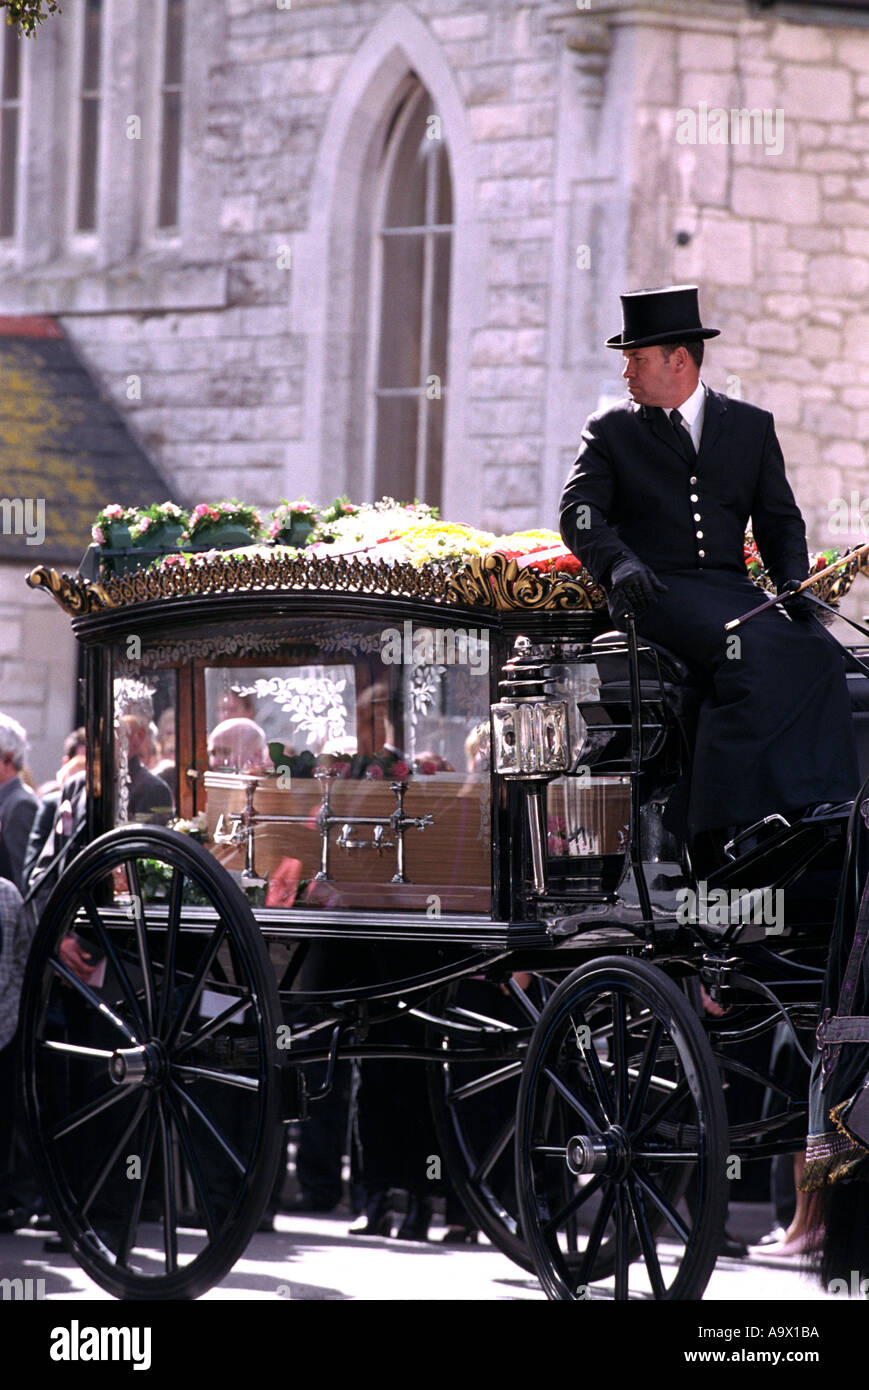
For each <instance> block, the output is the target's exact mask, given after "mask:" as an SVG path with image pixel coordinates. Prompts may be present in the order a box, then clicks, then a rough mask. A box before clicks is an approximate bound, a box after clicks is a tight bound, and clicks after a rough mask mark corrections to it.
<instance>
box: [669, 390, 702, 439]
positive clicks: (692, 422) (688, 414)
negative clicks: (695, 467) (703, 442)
mask: <svg viewBox="0 0 869 1390" xmlns="http://www.w3.org/2000/svg"><path fill="white" fill-rule="evenodd" d="M667 414H668V415H669V416H670V417H672V414H673V412H672V410H668V411H667ZM679 414H680V415H681V416H682V419H683V420H684V421H685V424H686V425H687V426H688V430H689V432H690V434H691V442H692V443H693V445H694V448H695V450H696V451H697V453H699V452H700V439H701V437H702V435H703V418H704V416H705V414H706V387H705V385H704V384H703V382H702V381H698V383H697V388H696V390H694V391H692V392H691V395H690V396H689V397H688V399H687V401H683V402H682V404H681V405H680V406H679Z"/></svg>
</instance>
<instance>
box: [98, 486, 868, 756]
mask: <svg viewBox="0 0 869 1390" xmlns="http://www.w3.org/2000/svg"><path fill="white" fill-rule="evenodd" d="M221 522H227V523H230V524H234V525H235V526H237V527H239V528H242V529H244V530H245V531H246V532H247V533H248V535H249V536H250V544H249V545H243V546H239V547H238V548H243V549H244V551H245V553H246V554H253V555H256V556H261V557H262V558H263V559H272V558H276V557H289V558H295V557H296V556H298V555H309V556H313V557H315V558H321V557H327V556H345V555H347V556H351V555H352V556H354V557H355V558H357V559H360V560H363V561H368V560H370V561H372V562H375V561H386V562H388V563H403V564H411V565H415V566H422V565H426V564H432V563H435V564H436V563H445V564H452V565H455V564H457V563H458V564H460V563H463V562H465V563H466V562H467V561H468V560H470V559H471V558H473V557H483V558H485V557H488V556H496V555H497V556H501V557H503V558H504V559H506V560H508V561H511V560H513V561H515V562H516V564H517V566H518V568H519V569H520V570H522V569H525V568H530V569H533V570H536V571H538V572H539V573H541V574H549V575H552V576H555V575H563V576H564V577H577V576H579V577H580V578H581V577H582V576H583V575H584V573H585V570H584V567H583V564H582V562H581V560H579V559H578V558H577V557H576V556H575V555H574V554H573V553H572V552H571V551H570V550H569V549H568V547H567V546H566V545H565V544H564V542H563V540H562V539H561V536H560V535H559V534H558V532H557V531H553V530H550V529H548V528H545V527H539V528H530V529H528V530H525V531H516V532H513V533H511V534H509V535H500V536H496V535H493V534H492V533H491V532H489V531H483V530H480V529H479V528H477V527H474V526H466V525H461V524H459V523H455V522H447V521H441V519H440V516H439V514H438V511H437V508H435V507H430V506H428V505H427V504H426V503H424V502H420V501H419V500H418V499H415V500H414V501H413V502H399V501H396V499H395V498H394V497H381V498H380V500H379V501H378V502H373V503H370V502H367V503H361V504H357V503H354V502H351V501H350V500H349V499H348V498H347V497H345V496H342V497H338V498H336V499H335V501H334V502H332V503H330V505H329V506H328V507H325V508H320V507H318V506H317V504H316V503H314V502H309V501H308V500H307V498H306V497H304V496H302V497H298V498H296V499H295V500H294V501H292V502H290V501H287V500H286V499H282V500H281V502H280V504H279V505H278V506H277V507H275V509H274V511H273V512H272V513H271V517H270V521H269V525H268V540H266V539H265V538H264V537H263V534H262V521H261V519H260V514H259V512H258V511H257V510H256V508H254V507H247V506H243V505H242V504H241V503H239V502H237V501H235V500H232V501H225V502H220V503H217V504H215V505H210V504H207V503H204V502H202V503H200V504H199V505H198V506H196V507H194V509H193V511H192V512H191V513H190V515H189V517H188V516H187V515H186V513H185V512H184V511H183V510H182V509H181V508H180V507H178V506H176V505H175V503H173V502H161V503H157V504H154V505H153V506H151V507H147V508H145V509H142V510H140V509H137V508H135V507H128V508H124V507H121V506H119V505H117V504H112V505H110V506H107V507H104V508H103V510H102V511H101V512H100V513H99V515H98V516H97V518H96V521H95V523H94V526H93V528H92V532H91V534H92V537H93V539H94V541H95V542H96V544H97V545H99V546H102V547H105V548H110V535H111V531H110V528H111V527H113V526H115V525H121V526H128V527H129V528H130V534H131V538H132V539H133V540H134V541H138V542H140V541H141V539H142V538H143V537H145V538H147V535H148V532H149V531H150V530H153V529H155V528H156V527H157V526H159V525H160V524H163V523H175V524H176V525H178V524H185V525H186V529H185V530H184V531H183V532H182V533H181V536H180V540H179V547H180V549H179V552H178V553H176V554H173V555H166V556H163V557H161V558H158V559H157V560H156V561H154V564H156V565H160V566H166V567H172V566H177V565H187V566H193V565H201V564H207V563H208V561H209V560H210V559H211V558H212V557H213V556H214V555H216V554H217V553H218V551H216V550H203V549H201V548H200V549H199V550H196V551H195V552H193V553H191V552H190V550H189V549H188V547H189V545H190V543H191V541H193V540H199V542H200V546H201V545H202V543H203V542H205V543H206V544H207V541H208V533H209V531H211V530H212V528H216V527H217V526H218V525H219V524H220V523H221ZM182 552H183V553H182ZM220 553H222V554H223V555H224V556H225V555H227V554H230V553H231V551H226V550H223V551H222V552H220ZM841 553H842V552H841V551H840V550H839V549H838V548H830V549H827V550H822V551H818V552H816V553H813V554H811V555H810V557H809V571H810V573H816V572H817V571H819V570H821V569H824V568H825V567H826V566H827V565H829V564H831V563H832V562H833V561H834V560H837V559H839V557H840V555H841ZM743 555H744V559H745V567H746V571H747V573H748V575H749V577H750V578H751V579H752V580H754V581H755V582H756V583H758V584H760V585H761V586H762V587H763V588H766V589H770V590H771V589H772V587H773V585H772V580H771V579H770V577H769V575H768V574H767V572H766V568H765V566H764V563H763V558H762V556H761V554H760V551H759V549H758V546H757V543H756V541H755V539H754V536H753V534H752V530H751V527H749V528H748V529H747V530H746V533H745V541H744V549H743ZM110 563H111V562H110V561H104V564H106V565H108V564H110ZM357 775H358V774H357ZM371 775H372V776H377V769H376V766H375V767H374V768H373V770H372V773H371Z"/></svg>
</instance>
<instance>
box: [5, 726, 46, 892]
mask: <svg viewBox="0 0 869 1390" xmlns="http://www.w3.org/2000/svg"><path fill="white" fill-rule="evenodd" d="M26 752H27V735H26V733H25V732H24V730H23V728H22V727H21V725H20V724H19V723H18V720H17V719H12V718H11V717H10V716H9V715H8V714H0V878H8V879H9V880H10V882H12V883H14V884H15V886H16V887H17V888H20V887H21V880H22V869H23V866H24V854H25V851H26V849H27V838H28V836H29V834H30V828H31V826H32V824H33V818H34V816H35V815H36V812H37V809H38V807H39V799H38V797H37V796H36V795H35V794H34V793H33V792H32V791H31V789H30V787H28V786H25V784H24V782H22V780H21V776H20V773H21V769H22V768H23V766H24V758H25V754H26Z"/></svg>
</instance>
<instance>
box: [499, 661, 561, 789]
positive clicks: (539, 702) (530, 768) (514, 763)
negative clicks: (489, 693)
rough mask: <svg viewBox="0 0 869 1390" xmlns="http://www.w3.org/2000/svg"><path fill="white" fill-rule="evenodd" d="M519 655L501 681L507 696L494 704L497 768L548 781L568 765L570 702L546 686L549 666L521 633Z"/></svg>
mask: <svg viewBox="0 0 869 1390" xmlns="http://www.w3.org/2000/svg"><path fill="white" fill-rule="evenodd" d="M514 651H515V655H514V656H513V657H511V659H510V660H509V661H508V662H506V664H505V665H504V668H503V677H504V678H503V680H501V681H499V686H500V689H501V690H502V691H503V692H504V694H503V698H502V699H501V700H500V701H499V702H498V703H497V704H494V705H493V706H492V732H493V736H494V744H495V771H496V772H498V773H500V774H501V776H502V777H508V778H510V779H515V780H525V779H527V780H529V781H538V780H540V781H550V780H551V779H552V778H553V777H558V776H560V774H561V773H562V772H566V771H567V770H568V767H569V766H570V758H569V744H568V727H567V705H566V703H565V702H564V700H554V699H552V698H551V697H550V696H549V694H548V692H547V690H546V679H547V667H546V665H545V663H544V662H543V661H541V660H539V658H537V657H534V656H532V655H531V642H530V641H529V639H528V638H527V637H517V638H516V641H515V644H514Z"/></svg>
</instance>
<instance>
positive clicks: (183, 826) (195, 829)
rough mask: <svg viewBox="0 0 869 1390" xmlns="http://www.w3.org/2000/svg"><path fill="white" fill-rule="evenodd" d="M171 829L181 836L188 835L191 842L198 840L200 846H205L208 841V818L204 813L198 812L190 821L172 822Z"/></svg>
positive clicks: (179, 820)
mask: <svg viewBox="0 0 869 1390" xmlns="http://www.w3.org/2000/svg"><path fill="white" fill-rule="evenodd" d="M171 828H172V829H173V830H177V831H178V832H179V833H180V834H181V835H189V836H190V838H191V840H198V841H199V843H200V844H205V842H206V841H207V839H208V817H207V816H206V814H205V812H204V811H198V812H197V813H196V815H195V816H194V817H193V819H192V820H183V819H181V818H180V817H179V819H178V820H173V821H172V823H171Z"/></svg>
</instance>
